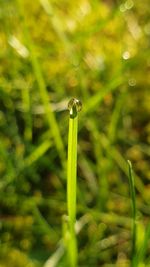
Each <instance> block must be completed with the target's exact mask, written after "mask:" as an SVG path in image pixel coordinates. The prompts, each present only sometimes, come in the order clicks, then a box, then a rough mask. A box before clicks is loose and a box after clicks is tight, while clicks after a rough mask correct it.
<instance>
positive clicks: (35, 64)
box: [17, 0, 65, 166]
mask: <svg viewBox="0 0 150 267" xmlns="http://www.w3.org/2000/svg"><path fill="white" fill-rule="evenodd" d="M17 4H18V10H19V13H20V16H21V18H22V29H23V34H24V37H25V39H26V43H27V46H28V49H29V51H30V56H31V64H32V68H33V71H34V74H35V78H36V80H37V83H38V87H39V93H40V96H41V100H42V103H43V106H44V109H45V114H46V118H47V122H48V125H49V127H50V129H51V132H52V135H53V138H54V142H55V145H56V148H57V150H58V153H59V156H60V159H61V162H62V165H63V166H65V152H64V151H65V150H64V145H63V141H62V137H61V135H60V130H59V127H58V124H57V121H56V118H55V115H54V113H53V110H52V107H51V105H50V101H49V95H48V92H47V90H46V83H45V80H44V77H43V73H42V70H41V66H40V63H39V61H38V58H37V56H36V53H35V49H34V44H33V42H32V39H31V36H30V33H29V31H28V28H27V25H26V20H25V16H24V10H23V7H22V5H23V4H22V1H20V0H17Z"/></svg>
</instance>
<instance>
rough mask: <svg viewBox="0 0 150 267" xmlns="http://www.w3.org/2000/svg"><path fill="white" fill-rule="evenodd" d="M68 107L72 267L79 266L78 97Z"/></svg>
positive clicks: (70, 258) (68, 195)
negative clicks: (77, 236) (77, 239)
mask: <svg viewBox="0 0 150 267" xmlns="http://www.w3.org/2000/svg"><path fill="white" fill-rule="evenodd" d="M68 107H69V109H70V118H69V135H68V166H67V205H68V217H69V244H68V259H69V263H70V267H76V266H77V242H76V236H75V221H76V191H77V188H76V183H77V133H78V111H79V110H80V109H81V103H80V101H78V100H77V99H74V98H73V99H71V100H70V102H69V104H68Z"/></svg>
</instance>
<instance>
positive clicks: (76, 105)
mask: <svg viewBox="0 0 150 267" xmlns="http://www.w3.org/2000/svg"><path fill="white" fill-rule="evenodd" d="M68 109H69V111H70V115H71V116H72V117H73V118H74V117H76V115H77V113H78V112H80V111H81V109H82V102H81V101H80V100H78V99H76V98H72V99H71V100H70V101H69V103H68Z"/></svg>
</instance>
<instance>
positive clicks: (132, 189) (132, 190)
mask: <svg viewBox="0 0 150 267" xmlns="http://www.w3.org/2000/svg"><path fill="white" fill-rule="evenodd" d="M127 162H128V166H129V184H130V194H131V203H132V266H135V265H134V258H135V254H136V240H137V229H136V228H137V225H136V219H137V208H136V198H135V183H134V176H133V169H132V164H131V162H130V161H129V160H128V161H127Z"/></svg>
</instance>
